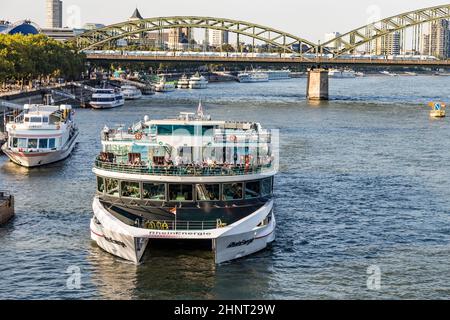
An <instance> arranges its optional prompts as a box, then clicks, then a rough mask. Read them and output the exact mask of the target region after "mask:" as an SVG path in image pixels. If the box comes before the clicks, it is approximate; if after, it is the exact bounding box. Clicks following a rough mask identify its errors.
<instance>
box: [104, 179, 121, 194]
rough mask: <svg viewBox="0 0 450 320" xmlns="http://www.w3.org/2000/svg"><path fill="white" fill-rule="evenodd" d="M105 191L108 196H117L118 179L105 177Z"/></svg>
mask: <svg viewBox="0 0 450 320" xmlns="http://www.w3.org/2000/svg"><path fill="white" fill-rule="evenodd" d="M106 193H107V194H109V195H110V196H115V197H118V196H119V181H118V180H115V179H106Z"/></svg>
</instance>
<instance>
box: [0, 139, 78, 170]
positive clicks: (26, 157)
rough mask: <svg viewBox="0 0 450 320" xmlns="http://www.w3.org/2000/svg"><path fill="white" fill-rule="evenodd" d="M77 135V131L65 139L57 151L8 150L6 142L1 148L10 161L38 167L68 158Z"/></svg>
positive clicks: (29, 166) (23, 165)
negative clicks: (70, 137)
mask: <svg viewBox="0 0 450 320" xmlns="http://www.w3.org/2000/svg"><path fill="white" fill-rule="evenodd" d="M77 137H78V132H77V133H76V134H75V135H74V136H73V137H72V139H71V140H69V141H67V143H66V145H65V146H64V147H63V148H62V149H61V150H57V151H49V152H27V153H25V152H15V151H12V150H9V149H8V148H7V145H6V144H5V145H4V146H3V148H2V150H3V152H4V153H5V154H6V155H7V156H8V158H9V159H10V160H11V161H12V162H14V163H16V164H18V165H20V166H22V167H26V168H33V167H39V166H44V165H47V164H51V163H55V162H59V161H62V160H64V159H66V158H68V157H69V156H70V154H71V153H72V151H73V149H74V148H75V146H76V140H77Z"/></svg>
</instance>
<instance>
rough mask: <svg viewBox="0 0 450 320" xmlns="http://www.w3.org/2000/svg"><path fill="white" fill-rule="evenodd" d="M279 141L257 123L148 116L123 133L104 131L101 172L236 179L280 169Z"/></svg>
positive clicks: (193, 116) (98, 163) (195, 116)
mask: <svg viewBox="0 0 450 320" xmlns="http://www.w3.org/2000/svg"><path fill="white" fill-rule="evenodd" d="M275 142H277V140H276V139H273V134H272V131H271V130H265V129H262V127H261V125H260V124H259V123H255V122H237V121H213V120H211V117H209V116H204V115H203V114H200V115H199V114H198V113H197V114H193V113H181V114H180V116H179V117H178V118H174V119H165V120H150V119H149V118H148V117H145V119H144V121H141V122H139V123H137V124H134V125H133V126H131V127H129V128H127V129H124V127H123V126H122V127H121V128H119V129H109V128H107V127H105V128H104V130H103V132H102V145H103V148H102V152H101V153H100V154H99V156H98V157H97V158H96V162H95V168H96V169H98V170H102V171H103V172H104V171H111V172H119V173H124V174H139V175H153V176H194V177H199V176H200V177H202V176H208V177H212V176H236V175H238V176H239V175H258V174H263V173H271V172H273V171H276V169H275V165H276V164H277V161H278V158H277V155H276V154H277V143H275Z"/></svg>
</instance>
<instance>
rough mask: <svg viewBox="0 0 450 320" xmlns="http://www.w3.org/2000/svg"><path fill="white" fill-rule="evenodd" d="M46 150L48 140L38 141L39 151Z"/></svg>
mask: <svg viewBox="0 0 450 320" xmlns="http://www.w3.org/2000/svg"><path fill="white" fill-rule="evenodd" d="M47 148H48V139H39V149H47Z"/></svg>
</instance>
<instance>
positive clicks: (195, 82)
mask: <svg viewBox="0 0 450 320" xmlns="http://www.w3.org/2000/svg"><path fill="white" fill-rule="evenodd" d="M207 87H208V80H206V78H205V77H204V76H202V75H200V74H199V73H198V72H197V73H196V74H194V75H193V76H192V77H191V78H190V79H189V89H206V88H207Z"/></svg>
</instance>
